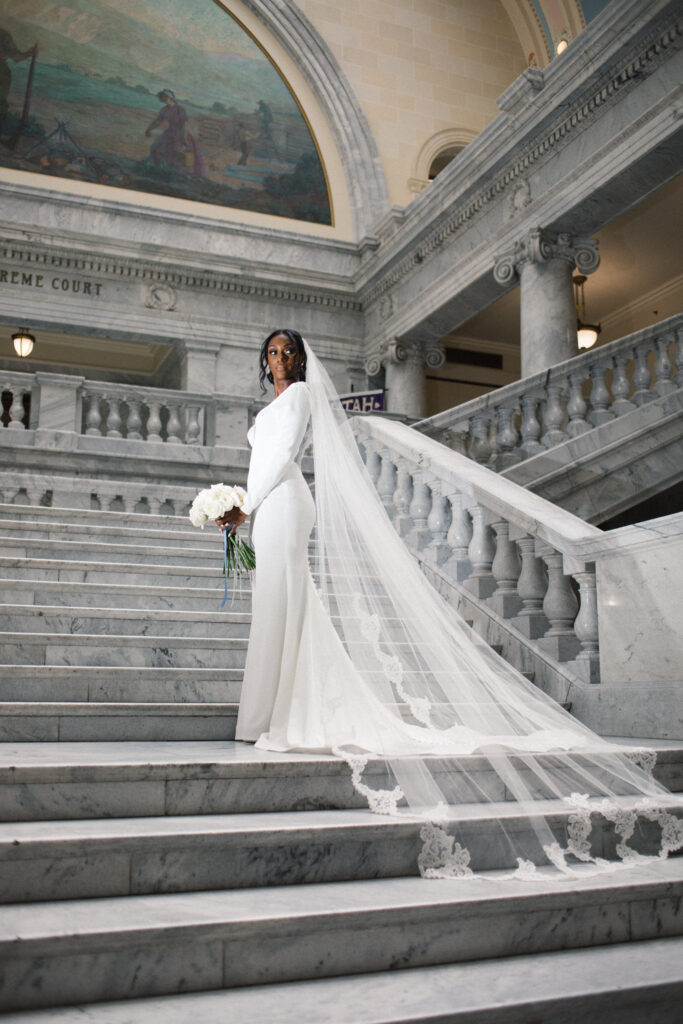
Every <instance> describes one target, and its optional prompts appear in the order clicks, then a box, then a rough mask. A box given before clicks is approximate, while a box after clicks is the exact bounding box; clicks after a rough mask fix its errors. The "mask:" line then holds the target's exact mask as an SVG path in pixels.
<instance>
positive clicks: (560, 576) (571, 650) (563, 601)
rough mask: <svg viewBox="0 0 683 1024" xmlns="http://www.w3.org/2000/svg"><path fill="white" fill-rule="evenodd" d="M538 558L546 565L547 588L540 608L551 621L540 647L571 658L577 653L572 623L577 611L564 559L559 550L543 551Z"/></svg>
mask: <svg viewBox="0 0 683 1024" xmlns="http://www.w3.org/2000/svg"><path fill="white" fill-rule="evenodd" d="M541 557H542V558H543V561H544V562H545V564H546V566H547V567H548V589H547V590H546V593H545V598H544V599H543V611H544V612H545V615H546V618H547V619H548V621H549V622H550V629H549V630H548V632H547V633H546V634H545V636H544V637H543V640H542V641H541V646H542V647H543V648H544V650H546V651H548V652H549V653H550V654H551V655H552V657H553V658H555V660H556V661H570V660H571V659H572V658H575V657H576V655H577V654H578V652H579V647H580V644H579V641H578V640H577V638H576V635H575V633H574V629H573V625H574V619H575V618H576V614H577V612H578V610H579V602H578V601H577V600H576V594H575V593H574V591H573V589H572V585H571V582H570V580H569V577H568V576H565V574H564V564H563V562H564V560H563V557H562V554H561V553H560V552H559V551H555V550H553V549H550V550H547V549H546V550H542V551H541Z"/></svg>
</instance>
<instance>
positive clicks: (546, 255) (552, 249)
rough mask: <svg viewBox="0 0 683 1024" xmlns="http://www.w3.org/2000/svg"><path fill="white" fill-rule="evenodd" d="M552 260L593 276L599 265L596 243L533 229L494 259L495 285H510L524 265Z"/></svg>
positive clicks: (564, 234)
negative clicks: (496, 283)
mask: <svg viewBox="0 0 683 1024" xmlns="http://www.w3.org/2000/svg"><path fill="white" fill-rule="evenodd" d="M551 260H563V261H564V262H565V263H568V264H569V265H570V266H571V268H572V269H574V268H576V269H577V270H580V271H581V273H582V274H592V273H593V271H594V270H597V269H598V266H599V265H600V254H599V252H598V242H597V239H595V238H586V237H584V236H578V235H570V234H568V233H567V232H565V231H561V232H555V231H547V230H545V228H540V227H539V228H534V229H533V230H532V231H529V232H528V234H527V235H526V236H525V237H524V238H522V239H520V240H519V241H518V242H515V244H514V246H513V247H512V248H511V249H508V250H507V251H506V252H504V253H501V255H500V256H497V257H496V260H495V266H494V269H493V276H494V277H495V279H496V281H497V282H498V284H509V283H510V282H511V280H512V279H513V277H516V276H518V275H519V274H520V273H521V270H522V268H523V267H524V266H525V265H526V264H529V263H548V262H550V261H551Z"/></svg>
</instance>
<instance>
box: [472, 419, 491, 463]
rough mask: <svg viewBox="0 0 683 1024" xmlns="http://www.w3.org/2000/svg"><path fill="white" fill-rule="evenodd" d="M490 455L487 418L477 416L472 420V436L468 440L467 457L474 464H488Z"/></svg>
mask: <svg viewBox="0 0 683 1024" xmlns="http://www.w3.org/2000/svg"><path fill="white" fill-rule="evenodd" d="M490 455H491V445H490V443H489V418H488V416H485V415H477V416H474V417H473V418H472V436H471V439H470V450H469V456H470V458H471V459H474V461H475V462H482V463H484V462H488V460H489V456H490Z"/></svg>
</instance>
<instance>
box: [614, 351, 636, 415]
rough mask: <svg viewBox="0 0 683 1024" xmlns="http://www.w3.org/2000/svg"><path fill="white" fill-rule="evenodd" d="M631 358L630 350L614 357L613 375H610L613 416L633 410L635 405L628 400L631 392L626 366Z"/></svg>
mask: <svg viewBox="0 0 683 1024" xmlns="http://www.w3.org/2000/svg"><path fill="white" fill-rule="evenodd" d="M632 359H633V353H632V352H622V353H621V354H620V355H616V356H615V357H614V375H613V377H612V394H613V395H614V401H613V402H612V412H613V413H614V414H615V416H624V415H625V414H626V413H627V412H633V410H634V409H635V405H634V404H633V402H631V401H629V395H630V394H631V382H630V381H629V379H628V371H627V369H626V367H627V366H628V364H629V363H630V362H631V360H632Z"/></svg>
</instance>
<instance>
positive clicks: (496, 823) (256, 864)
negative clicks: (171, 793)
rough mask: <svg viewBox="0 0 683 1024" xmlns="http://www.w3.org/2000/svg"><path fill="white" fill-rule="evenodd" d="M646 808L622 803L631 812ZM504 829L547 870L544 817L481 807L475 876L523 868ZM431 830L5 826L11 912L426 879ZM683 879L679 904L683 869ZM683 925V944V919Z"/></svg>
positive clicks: (269, 816) (318, 825)
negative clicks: (18, 906) (422, 868)
mask: <svg viewBox="0 0 683 1024" xmlns="http://www.w3.org/2000/svg"><path fill="white" fill-rule="evenodd" d="M634 802H635V801H634V800H632V799H630V798H624V799H623V801H622V803H623V806H624V807H625V808H628V807H631V806H633V804H634ZM539 803H540V805H541V806H540V807H539V809H538V813H539V814H541V813H542V814H544V815H545V816H546V820H547V822H548V823H549V825H550V827H551V829H552V831H553V834H554V836H555V837H556V838H557V839H558V841H559V842H560V843H561V844H562V845H565V844H566V829H567V824H568V823H569V821H570V820H571V815H572V811H571V810H570V809H568V808H567V807H566V805H564V804H563V803H562V801H557V800H552V801H551V800H548V801H542V802H539ZM678 813H683V811H681V808H680V807H679V808H678ZM501 822H502V823H503V825H504V828H505V830H506V831H508V832H509V833H510V834H511V835H514V838H515V844H516V845H517V847H518V850H521V851H523V855H524V857H525V858H527V859H531V860H535V861H536V862H537V863H538V862H543V861H544V855H543V853H542V852H541V851H540V849H537V841H536V836H535V833H534V830H533V816H532V815H529V816H526V815H525V814H523V813H520V812H519V811H518V810H517V807H516V805H515V804H513V803H510V802H507V803H505V802H503V803H492V804H469V805H466V806H464V805H463V806H461V807H459V808H458V809H457V811H456V812H454V815H453V818H452V819H451V821H450V822H449V824H448V832H449V834H452V835H455V836H456V837H457V839H458V841H459V842H460V843H461V844H462V845H463V846H464V847H466V849H467V850H468V852H469V854H470V855H471V860H470V862H469V864H470V867H471V868H472V869H473V870H474V871H476V872H482V871H497V870H508V871H509V870H514V869H515V868H516V867H517V863H516V860H515V859H514V857H513V855H512V853H511V852H510V850H509V848H508V844H507V842H506V839H505V834H504V833H503V831H502V830H501V828H500V823H501ZM422 826H423V822H422V821H421V820H419V819H415V818H412V819H411V818H409V817H408V818H406V819H405V820H401V819H399V818H395V817H388V816H386V815H377V814H372V813H371V812H370V811H369V810H368V809H367V808H366V809H341V810H314V811H310V810H309V811H279V812H276V813H272V812H270V813H259V812H250V813H247V814H244V813H237V812H234V813H230V814H210V815H206V814H204V815H180V816H170V815H168V816H165V817H163V818H160V817H158V816H157V817H136V818H119V819H117V820H111V819H89V820H83V821H73V820H72V821H50V822H44V821H37V822H34V821H32V822H23V823H22V822H13V823H6V824H0V903H16V902H22V903H23V902H31V901H33V902H38V901H42V900H50V899H54V900H68V899H80V898H92V897H110V896H133V895H142V894H148V893H149V894H151V893H175V892H195V891H201V890H209V889H210V890H221V889H243V888H254V887H260V886H273V885H301V884H304V883H328V882H338V881H346V880H351V879H362V878H389V877H399V876H400V877H403V876H411V875H417V873H418V855H419V853H420V850H421V846H422V842H421V838H420V832H421V829H422ZM660 834H661V831H660V829H659V827H657V826H655V825H651V826H650V825H647V826H645V827H644V828H643V830H642V834H641V835H640V842H639V849H640V850H642V851H643V852H650V853H654V854H656V853H657V852H658V844H659V839H660ZM590 838H591V848H592V850H593V852H594V853H596V854H597V855H598V856H603V855H605V856H608V857H611V856H613V847H614V838H613V827H612V826H611V825H610V824H609V823H606V822H605V821H604V820H603V819H602V818H600V817H596V818H595V819H594V822H593V829H592V832H591V837H590ZM675 859H676V860H678V858H675ZM657 863H659V862H657ZM614 873H615V874H617V875H619V874H620V873H621V872H620V871H619V870H617V871H616V872H614ZM679 873H680V875H681V879H680V884H679V887H678V891H677V897H678V898H680V897H682V896H683V858H681V859H680V860H679ZM622 881H623V880H622ZM624 884H627V883H625V882H624ZM680 924H681V931H682V932H683V913H682V916H681V920H680Z"/></svg>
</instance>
